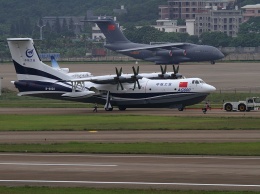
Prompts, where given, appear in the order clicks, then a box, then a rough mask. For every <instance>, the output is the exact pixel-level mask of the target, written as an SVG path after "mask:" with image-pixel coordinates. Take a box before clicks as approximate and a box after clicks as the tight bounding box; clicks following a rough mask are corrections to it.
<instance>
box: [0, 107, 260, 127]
mask: <svg viewBox="0 0 260 194" xmlns="http://www.w3.org/2000/svg"><path fill="white" fill-rule="evenodd" d="M35 111H37V109H35ZM182 129H186V130H204V129H205V130H232V129H241V130H243V129H252V130H257V129H260V119H259V118H251V117H243V118H241V117H223V118H222V117H206V116H205V117H187V116H186V117H180V116H149V115H148V116H147V115H114V114H111V115H109V114H102V115H98V114H92V113H91V114H88V115H0V131H12V130H14V131H44V130H45V131H51V130H63V131H64V130H70V131H72V130H182Z"/></svg>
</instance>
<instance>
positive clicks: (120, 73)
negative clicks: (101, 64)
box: [114, 67, 124, 90]
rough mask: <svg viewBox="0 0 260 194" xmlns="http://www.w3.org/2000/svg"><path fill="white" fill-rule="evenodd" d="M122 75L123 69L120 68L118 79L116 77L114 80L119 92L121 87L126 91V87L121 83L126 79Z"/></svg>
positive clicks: (117, 72) (117, 73)
mask: <svg viewBox="0 0 260 194" xmlns="http://www.w3.org/2000/svg"><path fill="white" fill-rule="evenodd" d="M121 75H122V67H121V68H120V70H119V71H118V69H117V68H116V77H114V80H115V81H116V82H117V90H118V88H119V86H120V87H121V89H122V90H124V87H123V85H122V82H121V81H122V80H123V79H124V78H123V77H122V76H121Z"/></svg>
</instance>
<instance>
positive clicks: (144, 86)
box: [7, 38, 215, 110]
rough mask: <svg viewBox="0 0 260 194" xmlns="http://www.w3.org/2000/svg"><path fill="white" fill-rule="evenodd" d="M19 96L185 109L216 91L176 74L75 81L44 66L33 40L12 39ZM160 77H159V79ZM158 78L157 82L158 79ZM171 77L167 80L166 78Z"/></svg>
mask: <svg viewBox="0 0 260 194" xmlns="http://www.w3.org/2000/svg"><path fill="white" fill-rule="evenodd" d="M7 41H8V45H9V48H10V51H11V55H12V59H13V63H14V66H15V70H16V73H17V78H18V80H17V81H12V83H13V84H14V85H15V86H16V88H18V90H19V93H18V95H19V96H36V97H45V98H53V99H61V100H71V101H79V102H85V103H99V104H103V105H105V109H106V110H112V109H113V106H117V107H118V108H119V110H125V109H126V108H145V107H147V108H149V107H158V108H159V107H168V108H178V109H179V110H183V108H184V107H185V106H189V105H193V104H196V103H199V102H201V101H202V100H204V99H205V98H206V96H207V95H208V94H209V93H210V92H213V91H215V87H213V86H211V85H209V84H206V83H205V82H204V81H203V80H201V79H200V78H183V77H182V78H180V79H171V78H176V75H175V73H174V72H173V73H167V72H163V73H164V74H163V75H162V74H158V73H157V74H156V73H150V74H149V73H146V74H139V68H137V69H135V68H134V67H133V71H134V73H133V74H123V73H122V68H121V69H119V70H118V69H117V68H116V74H115V75H104V76H92V75H91V74H89V76H88V77H84V78H73V77H71V76H70V75H68V74H67V73H66V72H64V71H62V70H59V69H55V68H53V67H51V66H49V65H46V64H44V63H43V62H42V61H41V60H40V58H39V56H38V53H37V51H36V49H35V47H34V44H33V40H32V39H30V38H8V39H7ZM158 77H159V78H158ZM154 78H155V79H154ZM165 78H167V79H165Z"/></svg>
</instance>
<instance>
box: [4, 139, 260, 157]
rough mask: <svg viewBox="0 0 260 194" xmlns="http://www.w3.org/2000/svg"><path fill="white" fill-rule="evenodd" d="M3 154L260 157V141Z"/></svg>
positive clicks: (40, 148) (21, 148) (9, 147)
mask: <svg viewBox="0 0 260 194" xmlns="http://www.w3.org/2000/svg"><path fill="white" fill-rule="evenodd" d="M0 152H29V153H95V154H158V155H167V154H168V155H223V156H260V142H241V143H240V142H238V143H233V142H232V143H82V142H69V143H53V144H48V143H46V144H0Z"/></svg>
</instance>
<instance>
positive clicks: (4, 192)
mask: <svg viewBox="0 0 260 194" xmlns="http://www.w3.org/2000/svg"><path fill="white" fill-rule="evenodd" d="M0 193H1V194H21V193H26V194H71V193H75V194H86V193H88V194H103V193H105V194H224V193H225V194H242V193H243V194H256V193H259V192H253V191H247V192H245V191H175V190H156V189H146V190H142V189H94V188H59V187H29V186H25V187H3V186H1V187H0Z"/></svg>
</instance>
